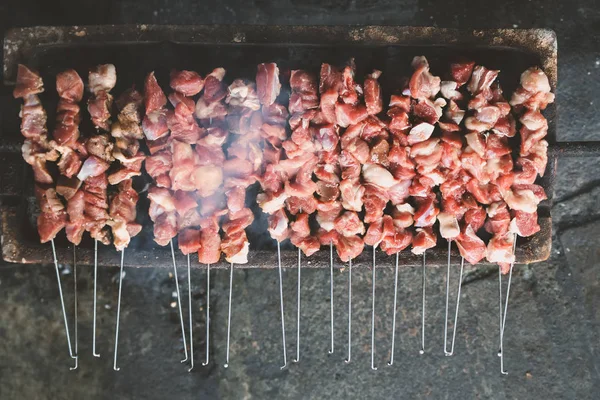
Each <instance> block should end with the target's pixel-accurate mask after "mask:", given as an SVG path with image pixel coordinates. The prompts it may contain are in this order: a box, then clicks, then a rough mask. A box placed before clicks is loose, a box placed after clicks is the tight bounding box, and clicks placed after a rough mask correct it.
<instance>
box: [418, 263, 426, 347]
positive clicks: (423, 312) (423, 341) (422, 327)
mask: <svg viewBox="0 0 600 400" xmlns="http://www.w3.org/2000/svg"><path fill="white" fill-rule="evenodd" d="M425 283H426V280H425V252H423V284H422V286H423V309H422V312H421V350H419V354H425Z"/></svg>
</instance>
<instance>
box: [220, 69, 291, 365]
mask: <svg viewBox="0 0 600 400" xmlns="http://www.w3.org/2000/svg"><path fill="white" fill-rule="evenodd" d="M270 79H276V81H271V83H270V84H271V85H279V79H278V77H276V76H272V77H271V78H270ZM271 90H277V91H278V90H279V87H277V88H272V89H271ZM226 93H227V95H226V98H225V103H226V104H227V117H226V122H227V127H228V130H229V132H230V133H231V134H232V135H233V141H232V143H231V145H230V146H229V148H228V149H227V158H226V160H225V162H224V164H223V173H224V190H225V196H226V198H227V215H226V216H225V221H224V223H223V226H222V229H223V232H224V235H223V241H222V243H221V251H222V252H223V254H224V255H225V259H226V260H227V261H228V262H229V263H230V264H231V267H230V277H229V280H230V284H231V283H233V276H232V274H233V265H234V264H246V263H247V262H248V252H249V246H250V243H249V241H248V237H247V235H246V231H245V229H246V228H247V227H248V226H250V224H252V222H253V221H254V215H253V213H252V210H250V209H249V208H247V207H246V206H245V202H246V188H247V187H249V186H250V185H252V184H253V183H254V182H256V180H257V178H258V177H259V175H260V171H259V170H260V168H261V166H262V162H263V158H262V157H263V155H262V151H261V149H260V141H261V131H260V128H261V125H262V115H261V112H260V103H259V96H261V95H262V96H263V97H264V96H267V97H268V94H265V93H262V94H261V93H258V91H257V88H256V86H255V84H254V83H253V82H247V81H244V80H242V79H236V80H234V81H233V82H232V84H231V85H229V87H228V88H227V92H226ZM271 95H272V96H274V97H276V95H277V94H273V93H271ZM274 97H273V100H272V101H274ZM263 101H267V100H264V99H263ZM232 290H233V288H232V286H231V285H230V288H229V291H230V293H229V294H230V298H231V296H232ZM229 305H230V310H231V301H230V303H229ZM230 322H231V314H229V324H228V329H227V332H228V335H227V359H226V364H225V367H227V366H228V365H229V341H230V335H231V324H230ZM284 340H285V339H284ZM284 349H285V346H284ZM286 364H287V360H286V359H285V350H284V367H285V366H286Z"/></svg>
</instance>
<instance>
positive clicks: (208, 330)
mask: <svg viewBox="0 0 600 400" xmlns="http://www.w3.org/2000/svg"><path fill="white" fill-rule="evenodd" d="M209 358H210V264H206V361H204V362H203V363H202V365H203V366H205V367H206V366H207V365H208V361H209Z"/></svg>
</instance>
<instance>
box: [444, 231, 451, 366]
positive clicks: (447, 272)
mask: <svg viewBox="0 0 600 400" xmlns="http://www.w3.org/2000/svg"><path fill="white" fill-rule="evenodd" d="M451 250H452V239H448V268H447V270H446V317H445V319H444V355H445V356H449V355H450V354H449V353H450V352H449V351H448V347H447V346H448V297H450V252H451Z"/></svg>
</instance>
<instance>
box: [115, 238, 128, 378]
mask: <svg viewBox="0 0 600 400" xmlns="http://www.w3.org/2000/svg"><path fill="white" fill-rule="evenodd" d="M124 257H125V249H123V250H121V270H120V272H119V298H118V300H117V327H116V329H115V355H114V360H113V369H114V370H115V371H120V370H121V368H119V367H117V353H118V350H119V319H120V317H121V289H122V288H123V259H124Z"/></svg>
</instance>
